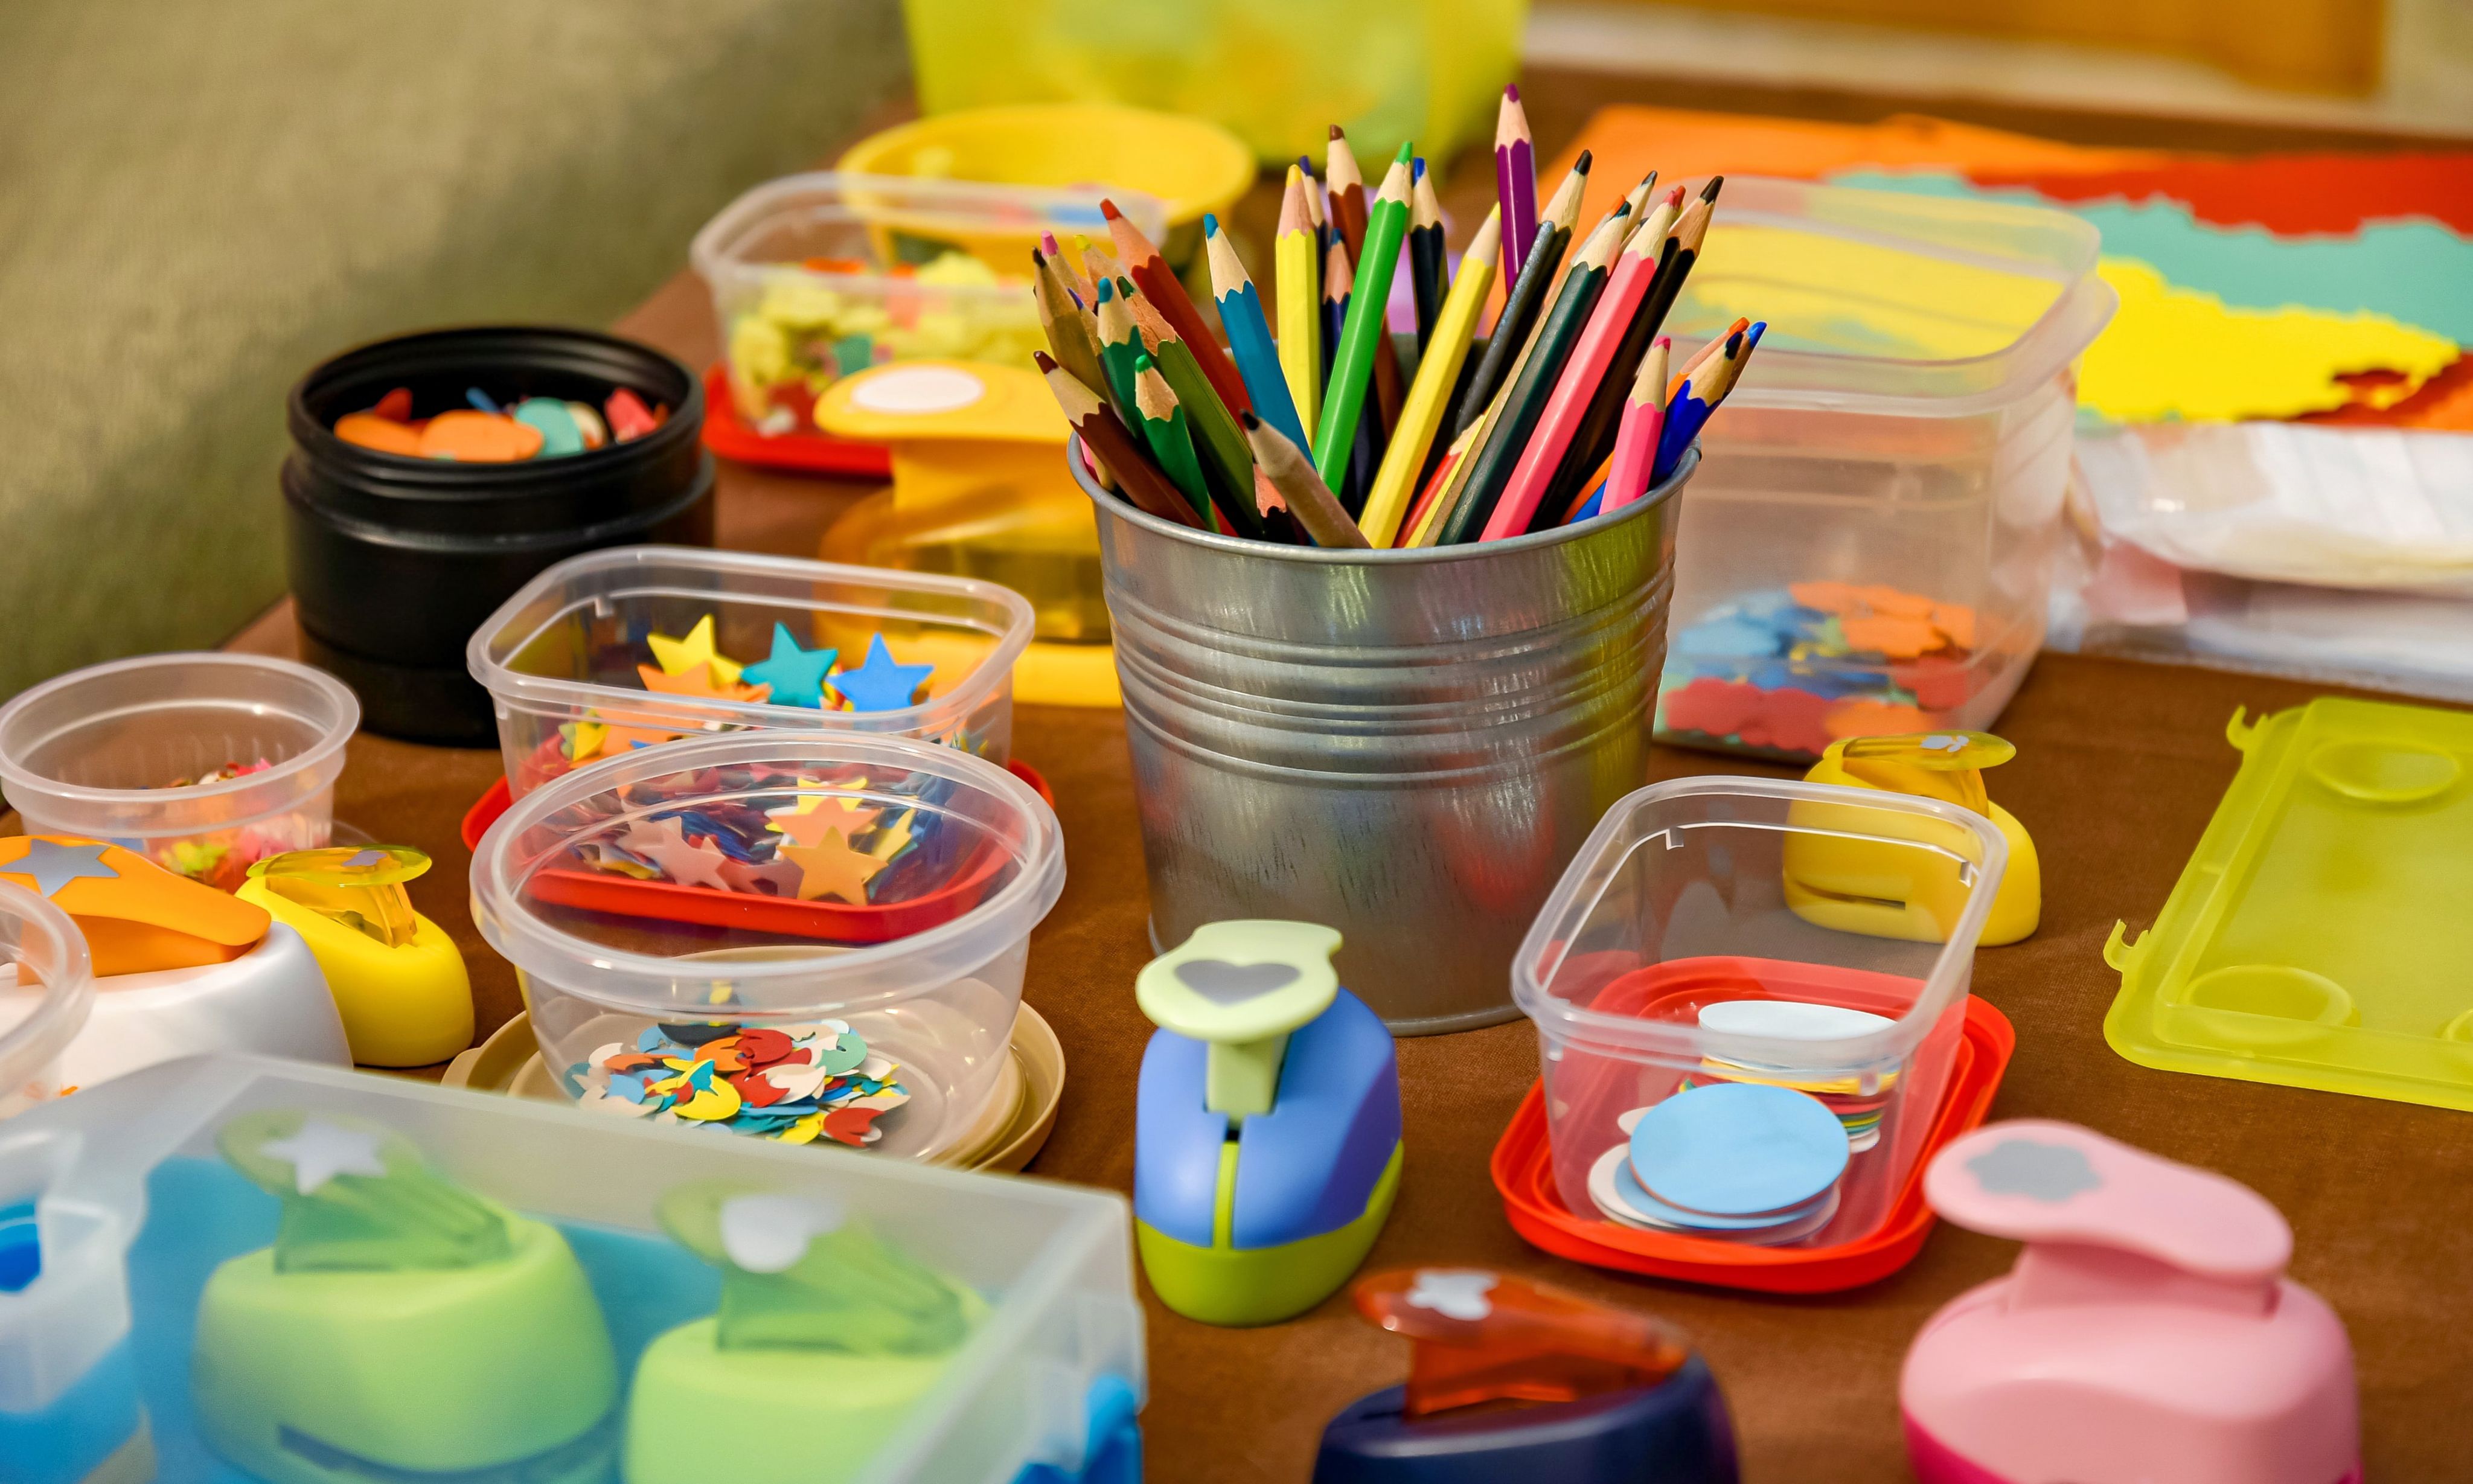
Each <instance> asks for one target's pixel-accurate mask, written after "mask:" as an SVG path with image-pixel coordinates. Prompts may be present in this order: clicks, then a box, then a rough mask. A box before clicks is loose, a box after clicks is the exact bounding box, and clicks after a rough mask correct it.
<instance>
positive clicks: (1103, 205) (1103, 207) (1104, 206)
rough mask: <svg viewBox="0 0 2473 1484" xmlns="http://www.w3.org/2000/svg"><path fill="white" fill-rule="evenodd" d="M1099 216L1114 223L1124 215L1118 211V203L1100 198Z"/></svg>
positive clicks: (1103, 197)
mask: <svg viewBox="0 0 2473 1484" xmlns="http://www.w3.org/2000/svg"><path fill="white" fill-rule="evenodd" d="M1099 214H1100V215H1101V216H1104V217H1106V218H1107V219H1108V220H1109V221H1111V222H1114V221H1116V220H1117V219H1118V218H1120V217H1122V216H1123V215H1124V213H1123V212H1121V211H1119V210H1117V209H1116V203H1115V202H1113V201H1110V200H1109V199H1108V198H1106V197H1105V196H1102V197H1100V198H1099Z"/></svg>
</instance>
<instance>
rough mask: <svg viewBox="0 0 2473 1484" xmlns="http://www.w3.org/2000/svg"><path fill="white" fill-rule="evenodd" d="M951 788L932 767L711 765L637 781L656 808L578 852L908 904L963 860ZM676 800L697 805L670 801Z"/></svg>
mask: <svg viewBox="0 0 2473 1484" xmlns="http://www.w3.org/2000/svg"><path fill="white" fill-rule="evenodd" d="M862 790H864V791H865V792H864V793H862V792H861V791H862ZM951 790H952V784H951V783H950V782H948V780H946V779H943V778H936V777H935V776H933V775H930V774H924V773H920V774H912V775H909V776H907V777H905V778H901V779H899V780H894V781H889V782H885V783H881V784H877V785H873V786H872V785H871V784H870V782H869V779H868V778H866V777H865V776H864V775H863V774H857V773H855V772H851V771H849V770H844V771H843V773H842V774H840V775H839V776H827V775H805V774H790V773H779V772H773V771H770V770H762V771H758V770H750V769H746V768H735V769H708V770H705V771H703V772H699V773H695V774H687V775H681V776H677V777H674V778H661V779H658V780H656V781H655V782H652V783H646V784H639V785H637V786H636V788H635V789H633V790H631V791H630V793H629V799H628V802H629V803H630V805H631V806H633V807H636V808H644V807H646V806H650V808H649V812H648V813H646V814H644V815H643V816H641V817H640V818H637V819H635V820H631V821H629V822H628V823H626V824H624V825H619V826H614V827H612V828H611V829H608V830H604V831H602V832H600V833H598V834H593V835H589V836H588V837H586V838H584V839H581V840H579V841H578V842H577V843H576V844H575V845H574V846H572V847H570V848H569V849H570V853H571V854H572V856H573V857H574V859H575V860H576V862H577V863H578V864H580V865H583V866H585V867H587V868H588V869H590V870H593V871H599V872H610V873H614V874H619V875H625V876H631V877H634V878H635V879H636V880H639V881H668V882H672V883H675V884H677V885H680V886H696V887H708V888H711V889H713V890H717V891H725V892H750V893H756V894H757V895H762V896H771V897H783V898H794V899H796V900H800V901H814V900H818V899H820V898H833V899H835V900H839V901H843V902H848V903H850V904H852V905H853V906H856V905H862V904H864V903H867V902H870V901H883V902H893V901H906V900H910V899H913V898H918V897H922V896H924V895H926V894H927V893H928V892H931V891H933V890H935V889H936V888H938V887H940V886H942V885H944V884H945V882H946V881H947V880H948V878H949V877H950V875H951V874H952V873H953V871H954V869H955V868H956V867H957V866H958V865H959V864H960V861H959V858H958V852H959V851H960V850H961V849H962V848H963V846H964V845H965V842H964V841H963V839H962V835H963V833H964V832H963V831H959V830H952V829H948V828H945V827H944V820H943V816H942V814H941V812H940V811H939V810H938V808H937V807H936V806H937V805H938V804H940V803H942V802H943V801H944V800H945V799H946V798H947V797H948V795H949V794H950V793H951ZM674 799H677V800H684V799H692V800H693V801H694V802H688V803H681V804H679V805H677V806H674V807H662V806H661V805H662V804H664V803H667V802H669V801H670V800H674ZM888 799H899V800H900V801H902V802H900V803H892V802H886V801H887V800H888Z"/></svg>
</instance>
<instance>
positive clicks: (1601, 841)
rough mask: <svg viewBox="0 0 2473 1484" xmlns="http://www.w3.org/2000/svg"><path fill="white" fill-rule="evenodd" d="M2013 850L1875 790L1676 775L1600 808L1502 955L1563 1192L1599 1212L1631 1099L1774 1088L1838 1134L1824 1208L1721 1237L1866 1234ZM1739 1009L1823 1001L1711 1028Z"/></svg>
mask: <svg viewBox="0 0 2473 1484" xmlns="http://www.w3.org/2000/svg"><path fill="white" fill-rule="evenodd" d="M2007 859H2008V848H2007V846H2006V844H2005V842H2004V841H2003V840H2002V838H2001V834H2000V831H1999V830H1998V829H1997V828H1995V827H1994V826H1993V824H1992V822H1991V821H1990V820H1987V819H1985V818H1983V817H1982V816H1981V815H1978V814H1974V813H1971V812H1969V811H1967V810H1963V809H1960V808H1957V806H1955V805H1952V804H1946V803H1942V802H1938V801H1936V800H1929V799H1918V798H1913V797H1910V796H1907V795H1899V794H1886V793H1883V792H1881V791H1879V790H1875V789H1850V788H1835V787H1830V786H1828V785H1824V784H1816V783H1792V782H1781V781H1770V780H1767V779H1761V778H1676V779H1672V780H1670V781H1668V782H1664V783H1658V784H1653V785H1651V786H1650V787H1648V788H1645V789H1642V790H1641V791H1640V792H1638V793H1635V794H1633V795H1631V796H1630V797H1628V798H1626V799H1625V800H1623V801H1622V802H1621V803H1618V804H1616V805H1615V806H1614V807H1613V808H1612V809H1610V810H1608V811H1607V813H1606V816H1605V818H1604V819H1603V820H1601V821H1599V822H1598V825H1597V830H1596V832H1595V833H1593V834H1592V835H1590V837H1589V840H1588V843H1587V844H1586V845H1584V846H1582V847H1581V848H1580V853H1579V854H1578V856H1577V857H1575V858H1574V859H1573V862H1572V866H1571V869H1570V870H1569V871H1567V872H1565V873H1564V875H1563V879H1562V880H1561V881H1560V882H1559V883H1558V884H1557V885H1556V886H1555V888H1554V894H1553V895H1552V896H1551V897H1550V898H1548V899H1547V902H1546V906H1545V908H1544V910H1543V911H1541V912H1540V913H1539V914H1538V917H1537V922H1536V923H1535V925H1534V926H1532V927H1531V928H1530V929H1529V932H1528V936H1527V938H1526V940H1525V941H1524V942H1523V943H1522V944H1521V945H1520V951H1519V953H1518V955H1517V956H1516V957H1514V958H1513V960H1512V969H1511V993H1512V996H1513V998H1514V999H1515V1000H1517V1001H1518V1003H1519V1005H1520V1008H1521V1010H1522V1011H1523V1012H1525V1014H1526V1015H1527V1016H1528V1017H1529V1018H1530V1019H1532V1020H1534V1021H1536V1022H1537V1032H1538V1038H1539V1041H1540V1050H1541V1054H1542V1060H1543V1062H1544V1066H1545V1085H1546V1109H1547V1119H1548V1126H1549V1140H1550V1142H1551V1145H1552V1150H1553V1161H1554V1181H1555V1185H1556V1188H1557V1189H1558V1190H1559V1191H1560V1193H1561V1195H1562V1198H1563V1201H1564V1203H1565V1205H1566V1206H1568V1207H1569V1208H1570V1209H1572V1210H1573V1212H1575V1213H1580V1214H1587V1213H1591V1212H1597V1213H1599V1214H1600V1215H1605V1206H1604V1203H1603V1202H1602V1201H1601V1200H1600V1199H1599V1198H1598V1196H1597V1194H1593V1179H1594V1182H1595V1183H1596V1184H1598V1185H1602V1184H1603V1183H1604V1182H1605V1181H1606V1180H1607V1179H1608V1178H1609V1176H1610V1173H1611V1165H1610V1164H1609V1161H1617V1160H1619V1159H1620V1157H1621V1151H1622V1150H1623V1149H1624V1148H1625V1147H1626V1143H1627V1140H1628V1137H1629V1130H1630V1126H1631V1122H1632V1119H1631V1118H1630V1117H1629V1116H1628V1115H1630V1114H1631V1113H1633V1112H1634V1111H1635V1110H1641V1109H1646V1108H1650V1107H1653V1106H1655V1105H1656V1104H1659V1103H1661V1102H1663V1101H1665V1100H1666V1099H1668V1098H1670V1097H1673V1096H1675V1095H1676V1094H1677V1093H1679V1092H1682V1091H1684V1090H1686V1089H1689V1088H1693V1087H1707V1086H1710V1085H1713V1084H1718V1083H1765V1084H1768V1085H1771V1086H1780V1087H1789V1088H1793V1089H1797V1090H1800V1091H1804V1092H1807V1093H1810V1094H1812V1095H1813V1096H1814V1097H1816V1098H1817V1099H1818V1100H1819V1101H1820V1102H1821V1103H1822V1104H1823V1105H1824V1106H1826V1107H1827V1108H1828V1109H1829V1111H1830V1112H1831V1113H1835V1114H1837V1117H1838V1119H1839V1120H1840V1122H1841V1123H1842V1124H1843V1125H1844V1128H1845V1132H1846V1135H1847V1144H1848V1159H1847V1161H1846V1166H1845V1170H1844V1173H1843V1174H1842V1175H1840V1176H1839V1177H1838V1178H1837V1185H1836V1190H1835V1209H1834V1212H1833V1213H1832V1214H1830V1215H1829V1216H1827V1217H1826V1218H1825V1220H1823V1221H1822V1222H1821V1223H1820V1224H1817V1225H1812V1226H1810V1229H1809V1230H1806V1231H1803V1232H1802V1233H1800V1234H1799V1235H1794V1236H1791V1237H1790V1239H1789V1240H1783V1241H1776V1240H1771V1238H1772V1237H1773V1236H1775V1235H1776V1233H1763V1232H1760V1231H1758V1230H1756V1229H1747V1230H1745V1231H1744V1232H1743V1233H1741V1234H1740V1235H1739V1236H1733V1237H1723V1238H1719V1237H1712V1239H1713V1240H1717V1239H1725V1240H1746V1241H1753V1242H1756V1243H1758V1244H1761V1245H1776V1246H1798V1247H1806V1246H1826V1245H1832V1244H1836V1243H1840V1242H1847V1241H1853V1240H1857V1239H1859V1238H1861V1237H1862V1236H1864V1235H1866V1234H1868V1233H1871V1232H1872V1231H1873V1230H1875V1229H1876V1228H1877V1227H1878V1226H1879V1225H1880V1224H1881V1222H1882V1221H1883V1220H1884V1219H1885V1218H1886V1217H1887V1216H1888V1214H1889V1213H1890V1210H1891V1208H1892V1207H1893V1206H1894V1204H1895V1202H1896V1200H1897V1196H1898V1191H1899V1189H1900V1187H1901V1185H1903V1184H1904V1183H1905V1180H1906V1176H1907V1172H1908V1171H1909V1169H1911V1168H1912V1167H1913V1164H1914V1161H1915V1160H1916V1158H1917V1156H1918V1155H1919V1153H1920V1152H1921V1151H1922V1149H1923V1147H1924V1144H1925V1141H1926V1137H1927V1136H1928V1135H1929V1134H1930V1132H1931V1129H1932V1124H1933V1118H1934V1116H1935V1115H1936V1114H1937V1113H1938V1112H1939V1109H1940V1106H1941V1103H1942V1100H1943V1097H1944V1095H1945V1094H1946V1092H1947V1090H1948V1086H1949V1079H1950V1068H1951V1063H1952V1060H1953V1058H1954V1056H1955V1053H1956V1051H1957V1043H1958V1040H1959V1037H1960V1035H1961V1032H1962V1027H1963V1022H1964V1019H1965V1009H1966V996H1967V985H1968V982H1969V979H1970V976H1971V974H1972V971H1973V967H1974V952H1975V943H1976V939H1977V937H1978V936H1979V935H1980V934H1981V931H1982V927H1983V922H1984V918H1985V916H1986V915H1987V914H1988V913H1989V912H1990V911H1991V908H1992V898H1993V894H1994V893H1995V892H1996V891H1997V890H1998V889H1999V887H2000V882H2001V874H2002V872H2003V870H2004V868H2005V866H2006V864H2007ZM1743 1000H1756V1001H1791V1002H1797V1003H1798V1004H1799V1006H1801V1007H1810V1006H1815V1005H1816V1006H1825V1007H1831V1008H1829V1009H1826V1010H1822V1011H1818V1012H1811V1011H1809V1010H1808V1009H1789V1010H1785V1011H1764V1012H1762V1013H1761V1015H1762V1018H1763V1019H1764V1020H1765V1022H1766V1023H1765V1025H1764V1027H1763V1028H1762V1029H1760V1030H1748V1029H1745V1028H1743V1027H1742V1024H1741V1021H1740V1020H1736V1021H1734V1023H1728V1022H1729V1020H1730V1019H1732V1018H1733V1017H1737V1016H1739V1015H1740V1014H1741V1012H1736V1011H1722V1012H1718V1013H1717V1015H1716V1016H1713V1017H1710V1018H1711V1019H1713V1020H1716V1021H1717V1023H1716V1024H1708V1023H1703V1016H1704V1013H1705V1012H1706V1011H1707V1010H1708V1009H1709V1007H1711V1006H1714V1005H1717V1004H1719V1003H1721V1002H1729V1001H1743ZM1844 1011H1859V1012H1861V1013H1862V1017H1851V1016H1844V1015H1842V1014H1840V1012H1844ZM1780 1017H1784V1018H1785V1019H1786V1020H1788V1021H1789V1022H1791V1021H1792V1020H1794V1019H1796V1018H1798V1017H1800V1018H1801V1019H1802V1020H1803V1022H1804V1023H1802V1024H1800V1025H1796V1024H1792V1023H1784V1024H1782V1023H1780ZM1864 1017H1869V1018H1864ZM1813 1020H1817V1021H1819V1022H1821V1023H1820V1024H1819V1025H1818V1026H1817V1027H1815V1026H1814V1025H1813V1023H1812V1022H1813ZM1824 1032H1825V1034H1824ZM1606 1219H1610V1220H1611V1219H1613V1218H1612V1217H1611V1216H1607V1217H1606Z"/></svg>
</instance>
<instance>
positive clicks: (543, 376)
mask: <svg viewBox="0 0 2473 1484" xmlns="http://www.w3.org/2000/svg"><path fill="white" fill-rule="evenodd" d="M396 387H407V388H410V389H411V392H412V415H413V416H414V417H415V418H428V417H432V416H435V415H436V414H438V413H442V412H445V411H448V410H449V409H452V408H459V407H466V406H468V405H470V404H469V403H468V401H467V400H466V398H465V393H466V391H467V389H468V388H476V387H477V388H479V389H480V390H481V391H483V392H485V393H487V394H488V395H491V396H492V397H494V398H496V399H498V400H499V401H500V402H502V403H505V404H507V405H511V406H512V405H513V404H514V403H516V402H517V401H520V400H522V399H523V398H525V397H529V396H550V397H558V398H561V399H564V400H573V401H580V402H588V403H589V404H591V405H592V406H594V407H596V408H597V407H599V406H600V405H601V404H602V401H603V399H604V398H606V397H607V396H609V395H610V394H611V393H612V392H613V391H615V390H616V389H618V388H620V387H625V388H628V389H630V390H632V391H634V392H635V394H636V395H637V396H639V397H641V398H643V399H644V402H645V404H646V405H647V406H654V407H667V408H668V409H669V410H670V414H669V418H668V420H666V421H664V422H663V423H662V424H661V425H660V427H659V428H656V429H655V430H653V431H652V432H651V433H648V434H646V435H644V436H643V437H641V438H638V439H636V440H634V441H633V442H630V443H612V444H611V445H609V446H607V447H603V448H597V449H592V450H589V451H587V452H585V453H580V454H572V455H568V456H566V457H564V458H550V459H531V460H526V461H523V462H520V463H513V464H457V463H452V462H448V461H444V460H432V459H419V458H408V457H405V456H402V455H399V454H391V453H380V452H378V451H377V450H375V449H373V448H364V447H360V446H358V445H356V444H352V443H346V442H344V441H343V440H342V439H340V438H337V437H336V436H335V434H334V431H333V429H334V425H335V421H336V419H339V418H341V417H343V416H344V415H346V414H348V413H354V412H362V411H366V410H368V409H369V408H371V407H372V406H374V405H376V403H377V400H378V398H380V397H382V396H384V395H386V394H387V393H388V392H389V391H391V390H393V389H394V388H396ZM290 416H291V431H292V445H293V451H292V456H291V457H290V458H289V459H287V460H286V461H285V462H284V466H283V505H284V533H285V541H284V544H285V549H286V556H287V560H288V563H289V567H290V573H291V579H292V595H293V602H294V605H295V607H296V609H297V610H298V612H299V616H300V642H301V652H302V657H303V658H306V659H308V660H309V661H310V662H311V663H312V664H315V665H317V666H319V667H320V668H322V669H324V670H326V671H328V672H330V673H332V674H333V675H335V676H336V677H337V678H338V679H340V680H342V681H343V682H345V683H346V684H348V685H349V686H351V687H352V689H353V690H354V691H355V692H357V693H358V694H359V696H360V698H361V714H362V725H363V726H365V727H367V728H369V729H370V730H372V731H380V732H384V733H386V734H387V735H389V736H396V737H406V738H410V739H412V740H414V741H420V742H443V743H451V744H457V745H466V746H482V745H490V744H494V743H495V742H496V740H497V731H496V728H495V726H494V724H493V722H492V715H491V709H490V696H489V692H487V691H485V690H483V689H482V688H481V687H480V686H479V685H478V684H477V683H475V682H473V680H472V677H471V675H470V673H469V672H468V671H467V670H466V668H465V665H464V646H465V643H466V641H467V640H468V639H469V638H470V637H471V636H472V631H473V630H475V629H477V628H479V627H480V626H481V621H482V620H483V619H485V618H487V617H489V616H490V614H491V613H492V612H494V611H495V610H497V607H498V605H499V604H501V603H503V602H505V601H506V600H507V599H508V598H509V597H510V596H512V595H513V594H514V593H515V592H516V589H517V588H519V587H521V586H523V585H524V584H525V583H527V582H529V581H531V580H532V578H533V577H534V576H535V575H536V574H537V573H539V572H540V570H541V569H542V568H544V567H546V566H548V565H550V564H551V563H552V562H559V561H563V560H564V559H565V558H568V557H572V556H574V555H575V554H577V553H578V552H583V551H591V550H594V549H596V548H599V547H603V546H622V545H632V544H636V543H638V542H659V543H663V544H671V545H693V546H709V545H711V544H712V478H713V469H712V458H711V456H710V455H709V454H708V453H706V452H705V450H704V445H703V441H702V438H701V434H702V432H703V427H704V392H703V389H702V388H701V387H700V386H699V385H698V384H697V380H696V378H695V376H694V375H692V374H691V373H690V372H689V371H687V369H686V368H685V367H684V366H682V365H680V364H679V363H678V362H677V361H675V360H673V359H671V358H670V357H669V356H666V355H663V354H662V353H661V352H660V351H659V350H655V349H653V348H652V347H649V346H643V345H638V344H636V342H634V341H631V340H622V339H620V338H618V337H617V336H614V335H603V334H599V333H596V332H594V331H591V330H575V329H559V328H552V327H546V326H531V325H505V326H491V327H484V328H476V329H456V330H435V331H431V332H429V333H427V334H420V335H407V336H404V337H402V338H400V339H397V340H388V341H381V342H379V343H378V344H376V345H373V346H364V347H361V348H359V349H357V350H348V351H346V352H345V353H344V354H342V355H339V356H337V357H335V358H334V359H333V360H331V361H328V362H326V363H325V364H324V365H323V366H321V367H319V368H318V369H317V370H315V371H311V372H310V373H309V374H308V375H307V376H305V377H303V378H301V381H300V385H299V386H297V387H295V388H294V389H293V391H292V404H291V415H290Z"/></svg>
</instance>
